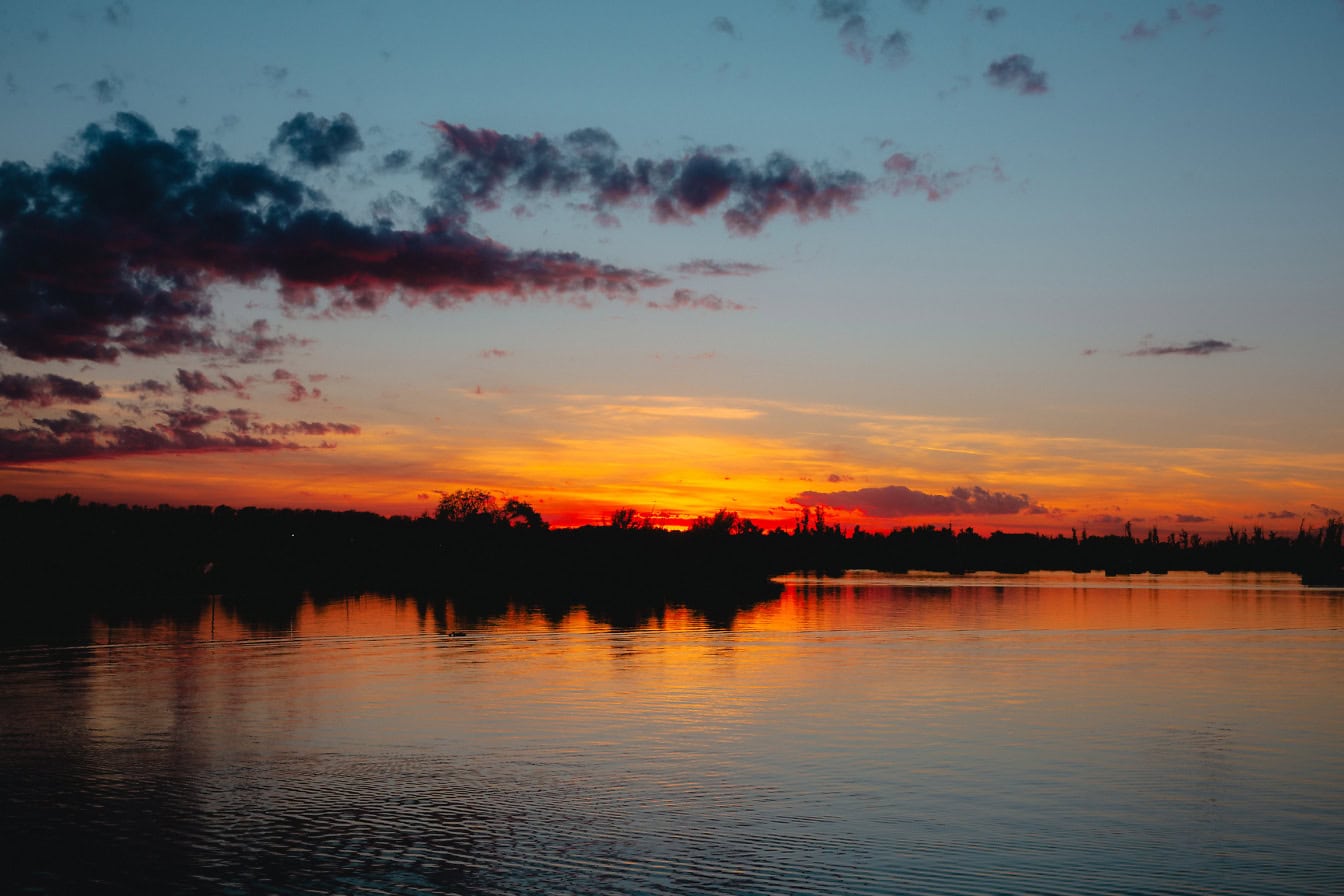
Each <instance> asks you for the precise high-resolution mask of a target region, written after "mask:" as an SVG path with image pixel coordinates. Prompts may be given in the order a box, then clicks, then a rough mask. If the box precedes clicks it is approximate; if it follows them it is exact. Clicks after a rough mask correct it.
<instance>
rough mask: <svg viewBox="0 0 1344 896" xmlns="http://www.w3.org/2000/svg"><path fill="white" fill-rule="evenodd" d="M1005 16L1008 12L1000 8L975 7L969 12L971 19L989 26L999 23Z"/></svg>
mask: <svg viewBox="0 0 1344 896" xmlns="http://www.w3.org/2000/svg"><path fill="white" fill-rule="evenodd" d="M1006 15H1008V10H1006V9H1004V8H1003V7H1002V6H977V7H975V9H972V10H971V17H972V18H976V19H980V20H982V21H985V22H988V23H989V24H991V25H994V24H996V23H998V22H1000V21H1001V20H1002V19H1003V17H1004V16H1006Z"/></svg>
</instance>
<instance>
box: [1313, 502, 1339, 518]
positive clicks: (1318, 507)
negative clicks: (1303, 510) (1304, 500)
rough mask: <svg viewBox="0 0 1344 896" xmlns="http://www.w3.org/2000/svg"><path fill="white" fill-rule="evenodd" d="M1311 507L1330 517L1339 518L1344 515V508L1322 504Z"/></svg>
mask: <svg viewBox="0 0 1344 896" xmlns="http://www.w3.org/2000/svg"><path fill="white" fill-rule="evenodd" d="M1311 509H1312V510H1314V511H1316V512H1317V513H1319V514H1320V515H1321V516H1323V517H1326V518H1328V519H1332V520H1337V519H1340V518H1341V517H1344V510H1336V509H1335V508H1333V507H1323V506H1322V505H1320V504H1313V505H1311Z"/></svg>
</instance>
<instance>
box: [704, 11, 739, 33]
mask: <svg viewBox="0 0 1344 896" xmlns="http://www.w3.org/2000/svg"><path fill="white" fill-rule="evenodd" d="M709 27H710V30H711V31H717V32H718V33H720V34H726V35H728V36H729V37H732V38H741V36H742V35H741V34H739V33H738V30H737V26H736V25H734V24H733V23H732V20H731V19H729V18H727V17H726V16H715V17H714V18H713V19H712V20H711V21H710V23H709Z"/></svg>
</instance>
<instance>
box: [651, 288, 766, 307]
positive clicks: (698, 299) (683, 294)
mask: <svg viewBox="0 0 1344 896" xmlns="http://www.w3.org/2000/svg"><path fill="white" fill-rule="evenodd" d="M647 304H648V306H649V307H650V308H656V309H659V310H663V311H675V310H678V309H681V308H699V309H701V310H702V311H746V310H747V306H746V305H742V304H740V303H738V302H733V301H730V300H728V299H724V298H720V297H719V296H716V295H714V294H713V293H698V292H695V291H693V290H689V289H678V290H677V291H675V292H674V293H672V298H670V299H667V300H665V301H662V302H648V303H647Z"/></svg>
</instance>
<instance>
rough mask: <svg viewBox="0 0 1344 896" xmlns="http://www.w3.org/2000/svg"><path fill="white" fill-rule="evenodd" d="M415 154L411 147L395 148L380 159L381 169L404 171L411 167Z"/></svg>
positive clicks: (379, 166) (379, 165)
mask: <svg viewBox="0 0 1344 896" xmlns="http://www.w3.org/2000/svg"><path fill="white" fill-rule="evenodd" d="M414 160H415V156H414V155H413V154H412V153H411V151H410V150H409V149H394V150H392V151H391V152H389V153H386V154H385V155H384V156H383V157H382V159H380V160H379V161H378V170H379V171H404V170H405V169H407V168H409V167H411V162H413V161H414Z"/></svg>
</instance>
